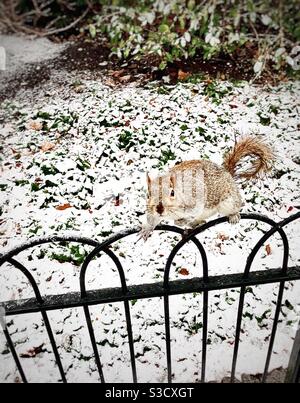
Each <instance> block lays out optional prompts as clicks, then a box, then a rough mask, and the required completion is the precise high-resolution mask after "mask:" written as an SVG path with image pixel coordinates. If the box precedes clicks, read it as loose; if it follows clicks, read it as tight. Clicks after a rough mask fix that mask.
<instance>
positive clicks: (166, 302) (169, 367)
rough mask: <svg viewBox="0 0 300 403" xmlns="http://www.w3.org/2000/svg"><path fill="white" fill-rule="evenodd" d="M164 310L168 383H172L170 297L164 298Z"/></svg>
mask: <svg viewBox="0 0 300 403" xmlns="http://www.w3.org/2000/svg"><path fill="white" fill-rule="evenodd" d="M164 310H165V329H166V352H167V370H168V382H169V383H172V362H171V360H172V357H171V337H170V309H169V295H165V296H164Z"/></svg>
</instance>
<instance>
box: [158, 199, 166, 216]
mask: <svg viewBox="0 0 300 403" xmlns="http://www.w3.org/2000/svg"><path fill="white" fill-rule="evenodd" d="M164 210H165V208H164V206H163V204H162V202H159V203H158V205H157V206H156V212H157V213H158V214H159V215H162V213H163V212H164Z"/></svg>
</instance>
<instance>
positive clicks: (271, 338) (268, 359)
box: [262, 281, 285, 383]
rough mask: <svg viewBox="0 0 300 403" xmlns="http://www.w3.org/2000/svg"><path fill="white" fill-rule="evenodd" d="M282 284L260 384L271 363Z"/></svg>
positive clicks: (282, 283) (265, 377)
mask: <svg viewBox="0 0 300 403" xmlns="http://www.w3.org/2000/svg"><path fill="white" fill-rule="evenodd" d="M284 284H285V282H284V281H281V282H280V286H279V290H278V298H277V304H276V310H275V315H274V321H273V326H272V332H271V337H270V342H269V348H268V353H267V358H266V364H265V368H264V373H263V376H262V383H264V382H266V379H267V375H268V370H269V365H270V361H271V356H272V352H273V346H274V341H275V336H276V331H277V325H278V319H279V315H280V310H281V304H282V297H283V292H284Z"/></svg>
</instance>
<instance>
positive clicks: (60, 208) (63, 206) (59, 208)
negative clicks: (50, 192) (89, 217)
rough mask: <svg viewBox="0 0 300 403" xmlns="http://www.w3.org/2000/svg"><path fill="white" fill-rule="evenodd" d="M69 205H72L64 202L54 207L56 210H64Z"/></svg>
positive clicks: (69, 206)
mask: <svg viewBox="0 0 300 403" xmlns="http://www.w3.org/2000/svg"><path fill="white" fill-rule="evenodd" d="M71 207H72V206H71V204H70V203H65V204H62V205H61V206H56V207H55V208H56V210H60V211H63V210H66V209H67V208H71Z"/></svg>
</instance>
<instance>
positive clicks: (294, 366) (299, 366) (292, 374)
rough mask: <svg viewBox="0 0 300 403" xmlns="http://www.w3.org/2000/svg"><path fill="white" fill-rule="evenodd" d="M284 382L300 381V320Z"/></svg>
mask: <svg viewBox="0 0 300 403" xmlns="http://www.w3.org/2000/svg"><path fill="white" fill-rule="evenodd" d="M284 382H285V383H297V382H300V322H299V323H298V329H297V332H296V336H295V340H294V344H293V348H292V352H291V355H290V361H289V365H288V368H287V373H286V377H285V380H284Z"/></svg>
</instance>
